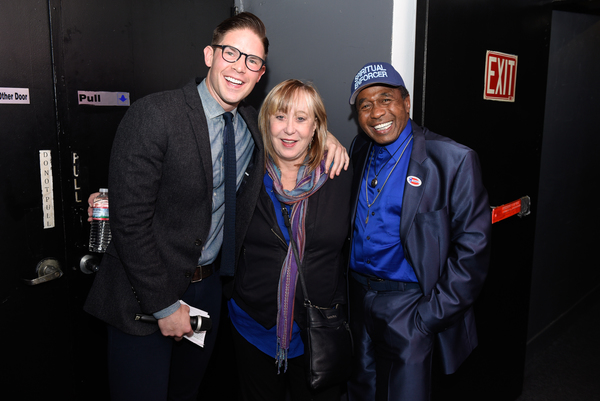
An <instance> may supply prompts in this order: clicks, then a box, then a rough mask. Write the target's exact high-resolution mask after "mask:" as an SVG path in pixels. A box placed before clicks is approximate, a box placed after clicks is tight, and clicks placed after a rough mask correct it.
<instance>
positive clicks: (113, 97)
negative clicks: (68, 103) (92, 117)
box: [77, 91, 129, 106]
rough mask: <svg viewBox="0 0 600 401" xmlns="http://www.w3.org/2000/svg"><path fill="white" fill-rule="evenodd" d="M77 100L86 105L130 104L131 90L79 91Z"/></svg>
mask: <svg viewBox="0 0 600 401" xmlns="http://www.w3.org/2000/svg"><path fill="white" fill-rule="evenodd" d="M77 101H78V104H79V105H86V106H129V92H90V91H77Z"/></svg>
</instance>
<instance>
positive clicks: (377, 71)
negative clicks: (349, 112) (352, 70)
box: [350, 62, 405, 104]
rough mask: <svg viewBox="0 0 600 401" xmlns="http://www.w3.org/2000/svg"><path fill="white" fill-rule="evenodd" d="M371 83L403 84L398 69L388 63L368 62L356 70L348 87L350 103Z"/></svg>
mask: <svg viewBox="0 0 600 401" xmlns="http://www.w3.org/2000/svg"><path fill="white" fill-rule="evenodd" d="M373 84H385V85H390V86H405V85H404V81H403V80H402V77H401V76H400V74H398V71H396V70H395V69H394V67H392V65H391V64H388V63H383V62H381V63H369V64H367V65H365V66H364V67H363V68H361V69H360V71H358V73H357V74H356V76H355V77H354V79H353V80H352V86H351V87H350V104H354V101H355V100H356V96H357V95H358V93H359V92H360V91H361V90H363V89H364V88H365V87H367V86H370V85H373Z"/></svg>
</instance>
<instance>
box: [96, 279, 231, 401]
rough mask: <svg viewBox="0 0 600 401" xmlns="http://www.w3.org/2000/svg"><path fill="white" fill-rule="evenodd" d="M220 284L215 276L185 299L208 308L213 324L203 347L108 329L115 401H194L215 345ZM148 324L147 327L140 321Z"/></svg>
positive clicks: (190, 290)
mask: <svg viewBox="0 0 600 401" xmlns="http://www.w3.org/2000/svg"><path fill="white" fill-rule="evenodd" d="M221 291H222V287H221V280H220V277H219V275H218V274H213V275H212V276H210V277H208V278H207V279H205V280H202V281H201V282H198V283H193V284H190V286H189V287H188V290H187V291H186V292H185V294H184V295H183V296H182V299H183V301H185V302H187V303H188V304H190V305H192V306H195V307H197V308H199V309H202V310H205V311H207V312H208V313H209V315H210V317H211V320H212V322H213V327H212V329H211V330H210V331H209V332H208V333H207V334H206V337H205V339H204V348H201V347H199V346H198V345H196V344H193V343H191V342H190V341H188V340H185V339H183V340H181V341H179V342H176V341H175V340H173V339H172V338H170V337H164V336H163V335H162V334H161V333H160V331H156V332H155V333H154V334H151V335H149V336H132V335H129V334H126V333H123V332H122V331H120V330H118V329H116V328H114V327H110V326H109V328H108V369H109V383H110V392H111V399H112V400H113V401H120V400H123V401H134V400H144V401H153V400H157V401H164V400H167V399H168V400H178V401H183V400H185V401H195V400H197V399H198V389H199V387H200V383H201V382H202V377H203V376H204V372H205V370H206V367H207V365H208V361H209V359H210V355H211V353H212V350H213V348H214V345H215V340H216V337H217V330H218V327H219V316H220V309H221ZM140 324H148V323H140Z"/></svg>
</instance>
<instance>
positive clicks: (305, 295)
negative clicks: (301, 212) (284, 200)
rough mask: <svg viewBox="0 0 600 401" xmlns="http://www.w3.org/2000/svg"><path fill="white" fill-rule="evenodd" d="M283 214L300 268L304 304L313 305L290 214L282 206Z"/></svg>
mask: <svg viewBox="0 0 600 401" xmlns="http://www.w3.org/2000/svg"><path fill="white" fill-rule="evenodd" d="M281 213H282V214H283V221H284V223H285V226H286V227H287V229H288V234H289V236H290V246H291V247H292V252H293V254H294V258H296V265H297V266H298V274H299V276H300V284H301V285H302V292H303V293H304V304H305V305H312V303H311V302H310V300H309V299H308V292H307V291H306V282H305V281H304V275H303V274H302V268H301V263H300V257H299V256H298V248H297V247H296V242H295V241H294V235H293V234H292V223H291V221H290V214H289V213H288V210H287V208H286V207H285V206H281Z"/></svg>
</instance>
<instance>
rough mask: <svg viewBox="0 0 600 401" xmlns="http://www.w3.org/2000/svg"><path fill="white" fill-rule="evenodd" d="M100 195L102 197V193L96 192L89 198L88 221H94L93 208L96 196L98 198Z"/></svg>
mask: <svg viewBox="0 0 600 401" xmlns="http://www.w3.org/2000/svg"><path fill="white" fill-rule="evenodd" d="M98 195H100V192H94V193H93V194H91V195H90V197H89V198H88V221H92V210H93V207H92V206H93V205H94V199H96V196H98Z"/></svg>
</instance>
